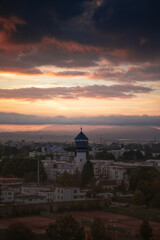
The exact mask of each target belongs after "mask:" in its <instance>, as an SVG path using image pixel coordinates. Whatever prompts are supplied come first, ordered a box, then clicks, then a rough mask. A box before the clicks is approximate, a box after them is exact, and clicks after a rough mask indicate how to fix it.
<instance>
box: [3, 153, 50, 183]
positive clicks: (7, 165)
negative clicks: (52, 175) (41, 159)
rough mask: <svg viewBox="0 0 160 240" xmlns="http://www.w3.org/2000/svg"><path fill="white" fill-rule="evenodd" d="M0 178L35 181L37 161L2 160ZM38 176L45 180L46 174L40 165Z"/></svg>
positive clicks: (28, 159)
mask: <svg viewBox="0 0 160 240" xmlns="http://www.w3.org/2000/svg"><path fill="white" fill-rule="evenodd" d="M0 176H2V177H17V178H24V179H26V180H27V181H36V179H37V159H31V158H16V157H14V158H4V159H3V160H2V161H1V162H0ZM40 176H41V177H42V178H43V179H45V178H46V173H45V171H44V168H43V165H42V163H40Z"/></svg>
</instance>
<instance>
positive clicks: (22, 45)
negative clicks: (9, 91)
mask: <svg viewBox="0 0 160 240" xmlns="http://www.w3.org/2000/svg"><path fill="white" fill-rule="evenodd" d="M159 12H160V2H159V1H158V0H155V1H153V0H140V1H139V0H130V1H128V0H103V1H98V0H76V1H75V0H68V1H67V0H54V1H51V0H43V1H42V0H41V1H40V0H39V1H38V0H34V1H31V0H23V1H21V0H15V1H12V0H1V2H0V49H1V52H0V68H1V71H3V67H6V68H7V67H8V69H12V70H11V71H14V68H15V69H16V71H17V70H18V68H20V69H22V68H23V70H20V72H21V71H23V72H25V71H26V73H27V72H30V71H31V72H34V71H35V72H36V71H39V70H37V69H35V68H36V67H39V66H43V65H53V66H58V67H68V68H72V67H89V66H98V62H99V61H100V60H101V59H106V60H107V61H108V62H110V63H111V64H115V65H118V64H121V63H124V64H126V63H127V64H128V63H135V64H136V63H137V62H140V61H141V62H142V63H143V62H146V61H147V62H151V61H152V63H154V62H156V61H157V60H158V59H159V57H160V45H159V41H160V14H159ZM46 39H48V40H46ZM76 44H77V45H76ZM3 59H4V60H3ZM5 59H6V60H5ZM7 59H8V60H7ZM4 69H5V68H4ZM34 69H35V70H34ZM136 71H137V69H136ZM129 75H130V76H131V72H130V74H129ZM139 76H140V74H138V76H136V75H135V76H133V79H134V78H137V77H139ZM143 76H144V75H143ZM117 77H119V78H121V75H120V73H119V76H118V75H117ZM125 77H128V79H130V77H129V76H125ZM145 78H146V77H145ZM149 78H150V77H149ZM138 80H139V79H138ZM131 81H132V79H131Z"/></svg>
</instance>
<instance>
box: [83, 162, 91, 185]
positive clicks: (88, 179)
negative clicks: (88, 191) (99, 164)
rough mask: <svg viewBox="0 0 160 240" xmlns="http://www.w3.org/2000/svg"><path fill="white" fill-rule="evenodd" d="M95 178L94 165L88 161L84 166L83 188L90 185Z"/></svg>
mask: <svg viewBox="0 0 160 240" xmlns="http://www.w3.org/2000/svg"><path fill="white" fill-rule="evenodd" d="M93 177H94V170H93V164H92V163H91V161H89V160H87V162H86V163H85V164H84V167H83V170H82V173H81V183H82V186H86V185H87V184H89V183H90V182H91V180H92V178H93Z"/></svg>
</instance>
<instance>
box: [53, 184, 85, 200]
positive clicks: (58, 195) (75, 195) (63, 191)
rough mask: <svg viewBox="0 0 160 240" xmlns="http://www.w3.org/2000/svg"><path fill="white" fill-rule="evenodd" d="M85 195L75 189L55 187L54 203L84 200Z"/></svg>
mask: <svg viewBox="0 0 160 240" xmlns="http://www.w3.org/2000/svg"><path fill="white" fill-rule="evenodd" d="M85 197H86V193H85V192H81V190H80V188H77V187H56V188H55V202H62V201H77V200H85Z"/></svg>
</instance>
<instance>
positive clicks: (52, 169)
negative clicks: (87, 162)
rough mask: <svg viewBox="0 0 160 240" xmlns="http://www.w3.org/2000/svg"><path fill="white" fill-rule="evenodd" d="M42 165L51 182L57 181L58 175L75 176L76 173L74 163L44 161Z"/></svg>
mask: <svg viewBox="0 0 160 240" xmlns="http://www.w3.org/2000/svg"><path fill="white" fill-rule="evenodd" d="M42 163H43V165H44V168H45V171H46V173H47V177H48V179H49V180H55V179H56V177H57V176H58V175H60V174H62V173H64V172H67V173H70V174H73V173H74V172H75V171H76V165H75V163H74V162H72V163H70V162H65V161H52V160H42Z"/></svg>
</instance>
